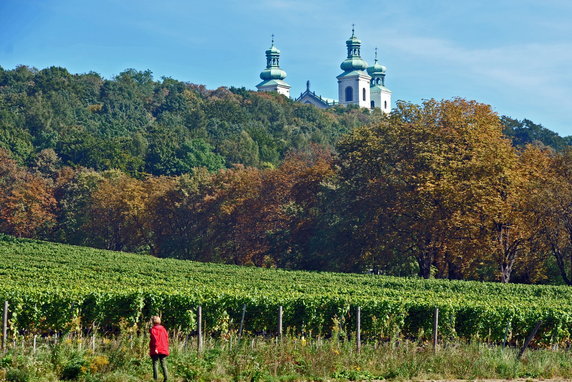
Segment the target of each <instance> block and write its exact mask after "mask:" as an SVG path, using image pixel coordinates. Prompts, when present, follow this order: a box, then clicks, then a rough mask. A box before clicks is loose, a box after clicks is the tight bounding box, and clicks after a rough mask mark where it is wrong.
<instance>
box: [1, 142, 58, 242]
mask: <svg viewBox="0 0 572 382" xmlns="http://www.w3.org/2000/svg"><path fill="white" fill-rule="evenodd" d="M55 213H56V200H55V198H54V194H53V188H52V187H51V186H50V183H49V182H48V181H46V180H45V179H43V178H42V177H40V176H38V175H36V174H32V173H30V172H28V171H27V170H26V169H24V168H21V167H19V166H18V164H17V163H16V161H14V160H13V159H12V158H11V156H10V155H9V154H8V152H7V151H6V150H3V149H0V230H1V231H2V232H4V233H8V234H11V235H15V236H20V237H35V236H36V235H39V234H40V233H43V234H44V235H45V234H46V233H47V230H48V229H49V228H50V227H51V226H52V224H53V223H54V221H55Z"/></svg>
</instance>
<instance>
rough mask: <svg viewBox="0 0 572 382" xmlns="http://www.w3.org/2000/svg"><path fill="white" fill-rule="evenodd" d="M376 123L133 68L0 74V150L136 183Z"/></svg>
mask: <svg viewBox="0 0 572 382" xmlns="http://www.w3.org/2000/svg"><path fill="white" fill-rule="evenodd" d="M381 115H382V114H381V112H379V111H377V112H376V113H369V112H366V111H364V110H360V109H358V108H336V109H334V110H328V111H323V110H320V109H317V108H315V107H312V106H310V105H304V104H299V103H296V102H293V101H292V100H289V99H287V98H285V97H281V96H279V95H277V94H271V93H257V92H249V91H246V90H245V89H235V88H231V89H227V88H224V87H223V88H219V89H216V90H207V89H206V88H205V87H204V86H199V85H193V84H188V83H184V82H181V81H177V80H174V79H171V78H163V79H162V80H161V81H155V80H154V79H153V77H152V75H151V72H149V71H145V72H139V71H136V70H133V69H129V70H126V71H124V72H122V73H120V74H119V75H118V76H116V77H115V78H113V79H111V80H107V79H104V78H102V77H101V76H99V75H98V74H97V73H88V74H70V73H69V72H68V71H67V70H66V69H64V68H59V67H51V68H47V69H43V70H39V71H38V70H36V69H33V68H29V67H26V66H19V67H17V68H15V69H13V70H4V69H2V68H1V67H0V147H2V148H4V149H6V150H8V151H9V152H10V153H11V154H12V156H13V158H14V159H16V160H17V161H18V162H19V163H20V164H25V165H28V166H32V165H33V164H34V162H35V161H37V160H41V159H40V158H39V157H40V156H41V155H42V154H41V153H42V150H51V151H53V152H54V153H55V154H56V156H57V157H58V158H59V160H60V161H61V163H62V164H63V165H66V166H72V167H76V166H82V167H86V168H92V169H94V170H96V171H105V170H110V169H116V170H120V171H122V172H125V173H128V174H130V175H132V176H140V175H141V174H153V175H158V176H159V175H180V174H184V173H187V172H189V171H191V169H193V168H195V167H205V168H207V169H209V170H210V171H216V170H219V169H222V168H230V167H232V166H233V165H234V164H243V165H245V166H254V167H259V168H265V167H266V168H268V167H274V166H276V165H278V164H279V163H280V162H281V160H282V159H283V158H284V157H285V156H286V154H287V153H288V151H290V150H300V151H304V150H307V149H308V148H309V147H310V145H312V144H321V145H324V146H330V147H331V146H332V145H333V144H334V143H335V141H336V140H337V138H338V137H339V136H340V135H341V134H343V133H345V132H348V131H349V130H351V129H353V128H355V127H356V126H360V125H363V124H367V123H372V122H376V121H377V120H379V118H380V117H381ZM51 155H53V154H51Z"/></svg>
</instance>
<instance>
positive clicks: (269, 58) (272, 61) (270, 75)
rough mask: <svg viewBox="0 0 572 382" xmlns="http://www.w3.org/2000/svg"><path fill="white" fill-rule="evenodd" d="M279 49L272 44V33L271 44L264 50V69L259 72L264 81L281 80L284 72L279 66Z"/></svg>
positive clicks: (284, 74) (284, 75)
mask: <svg viewBox="0 0 572 382" xmlns="http://www.w3.org/2000/svg"><path fill="white" fill-rule="evenodd" d="M279 61H280V50H278V48H277V47H275V46H274V35H272V46H271V47H270V48H269V49H268V50H267V51H266V69H264V70H263V71H262V72H261V73H260V78H261V79H263V80H265V81H270V80H283V79H284V78H286V72H285V71H284V70H282V69H281V68H280V64H279Z"/></svg>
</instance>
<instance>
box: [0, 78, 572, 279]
mask: <svg viewBox="0 0 572 382" xmlns="http://www.w3.org/2000/svg"><path fill="white" fill-rule="evenodd" d="M0 124H1V125H0V126H1V129H0V231H1V232H4V233H8V234H11V235H15V236H25V237H34V238H44V239H49V240H55V241H60V242H65V243H72V244H79V245H87V246H94V247H99V248H105V249H113V250H119V251H136V252H145V253H151V254H153V255H155V256H159V257H176V258H183V259H193V260H201V261H209V262H223V263H233V264H254V265H257V266H265V267H280V268H294V269H314V270H315V269H317V270H336V271H346V272H364V271H367V270H371V271H372V272H381V273H385V274H392V275H414V274H417V275H419V276H422V277H425V278H428V277H431V276H433V277H438V278H449V279H476V280H500V281H503V282H509V281H511V280H512V281H519V282H529V283H530V282H550V283H568V284H572V274H571V273H570V269H572V268H571V266H572V265H571V264H572V229H571V228H570V227H572V225H571V224H568V221H569V219H570V216H572V177H571V176H570V174H572V152H571V151H570V150H569V149H568V145H567V142H568V139H567V138H561V137H559V136H558V135H557V134H555V133H553V132H550V131H549V130H547V129H544V128H543V127H541V126H540V125H535V124H534V123H532V122H530V121H528V120H524V121H517V120H514V119H511V118H508V117H502V118H499V117H498V116H497V115H496V114H495V113H494V112H493V111H492V109H491V107H490V106H488V105H483V104H479V103H477V102H474V101H467V100H464V99H454V100H445V101H435V100H428V101H425V102H424V103H423V104H422V105H414V104H411V103H407V102H398V103H397V104H396V107H395V109H394V111H393V112H392V113H391V115H389V116H385V115H383V114H382V113H381V112H379V111H374V112H370V111H368V110H364V109H358V108H353V107H347V108H344V107H338V108H333V109H329V110H319V109H316V108H315V107H313V106H310V105H302V104H298V103H295V102H293V101H292V100H288V99H286V98H285V97H283V96H280V95H277V94H270V93H257V92H249V91H246V90H244V89H232V88H231V89H226V88H219V89H217V90H213V91H210V90H207V89H205V88H204V87H202V86H197V85H192V84H186V83H182V82H179V81H175V80H173V79H163V80H161V81H154V80H153V78H152V76H151V73H150V72H137V71H134V70H128V71H126V72H123V73H121V74H120V75H118V76H117V77H116V78H114V79H112V80H105V79H103V78H101V77H100V76H99V75H97V74H95V73H90V74H82V75H71V74H69V73H68V72H67V71H66V70H65V69H62V68H48V69H44V70H41V71H37V70H34V69H30V68H27V67H18V68H16V69H14V70H9V71H6V70H1V69H0ZM509 137H510V138H511V139H508V138H509Z"/></svg>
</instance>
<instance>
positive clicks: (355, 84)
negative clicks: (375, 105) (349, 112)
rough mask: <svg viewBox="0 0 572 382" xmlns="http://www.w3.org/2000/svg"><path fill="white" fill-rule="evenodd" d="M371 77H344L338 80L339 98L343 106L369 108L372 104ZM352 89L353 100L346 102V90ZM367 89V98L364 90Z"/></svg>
mask: <svg viewBox="0 0 572 382" xmlns="http://www.w3.org/2000/svg"><path fill="white" fill-rule="evenodd" d="M370 80H371V77H370V76H368V75H363V76H362V75H359V76H351V77H342V78H340V79H338V96H339V101H340V104H342V105H358V106H359V107H367V108H368V109H369V107H370V104H371V99H370V88H369V82H370ZM348 86H350V87H351V88H352V94H353V97H352V100H351V101H348V100H346V88H347V87H348ZM364 89H365V98H364V97H363V90H364Z"/></svg>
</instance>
